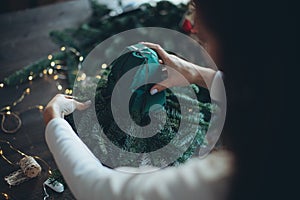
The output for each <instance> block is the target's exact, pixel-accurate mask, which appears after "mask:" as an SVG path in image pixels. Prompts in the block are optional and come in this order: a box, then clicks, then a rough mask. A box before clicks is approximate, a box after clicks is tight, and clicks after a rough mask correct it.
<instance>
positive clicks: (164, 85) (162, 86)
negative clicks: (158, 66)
mask: <svg viewBox="0 0 300 200" xmlns="http://www.w3.org/2000/svg"><path fill="white" fill-rule="evenodd" d="M169 87H172V84H171V82H170V80H169V79H166V80H164V81H162V82H160V83H158V84H155V85H154V86H153V87H152V88H151V89H150V94H151V95H155V94H156V93H158V92H161V91H164V90H165V89H166V88H169Z"/></svg>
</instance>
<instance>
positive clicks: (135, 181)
mask: <svg viewBox="0 0 300 200" xmlns="http://www.w3.org/2000/svg"><path fill="white" fill-rule="evenodd" d="M46 141H47V144H48V146H49V149H50V151H51V152H52V154H53V157H54V159H55V162H56V164H57V166H58V168H59V170H60V171H61V173H62V175H63V177H64V179H65V181H66V183H67V184H68V187H69V188H70V190H71V191H72V193H73V194H74V196H75V198H76V199H79V200H81V199H82V200H86V199H89V200H98V199H139V200H140V199H147V200H151V199H153V200H154V199H155V200H158V199H172V200H176V199H178V200H179V199H205V200H212V199H214V200H216V199H224V198H225V196H226V191H227V189H226V188H224V187H227V186H228V180H227V179H224V178H226V177H228V176H229V175H230V172H231V168H230V166H231V165H230V164H231V163H230V159H231V157H230V155H229V154H228V153H227V152H222V153H219V154H212V155H210V156H209V157H207V158H206V159H204V160H199V159H198V158H194V159H191V160H190V161H188V162H187V163H186V164H184V165H182V166H181V167H178V168H175V167H170V168H167V169H163V170H159V171H156V172H152V173H146V174H136V173H135V174H134V173H124V172H119V171H116V170H112V169H109V168H107V167H105V166H103V165H102V164H101V163H100V162H99V160H98V159H97V158H95V156H94V155H93V154H92V152H91V151H90V150H89V149H88V148H87V147H86V146H85V144H84V143H83V142H82V141H81V140H80V139H79V138H78V137H77V135H76V134H75V133H74V131H73V130H72V128H71V127H70V125H69V124H68V123H67V122H66V121H65V120H63V119H61V118H55V119H53V120H51V121H50V122H49V123H48V125H47V127H46ZM132 170H136V172H138V170H139V169H132ZM132 170H131V171H132ZM220 187H221V188H220Z"/></svg>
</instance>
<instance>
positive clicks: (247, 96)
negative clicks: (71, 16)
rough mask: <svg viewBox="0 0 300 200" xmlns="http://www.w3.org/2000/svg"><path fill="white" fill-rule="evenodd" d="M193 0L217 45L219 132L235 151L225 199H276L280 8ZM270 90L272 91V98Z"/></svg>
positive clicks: (228, 1)
mask: <svg viewBox="0 0 300 200" xmlns="http://www.w3.org/2000/svg"><path fill="white" fill-rule="evenodd" d="M192 2H193V3H194V4H195V7H196V13H197V17H199V19H200V20H202V21H201V22H202V23H203V24H204V26H205V27H206V28H207V29H208V30H209V31H210V32H212V33H213V34H214V35H215V36H216V37H217V39H218V41H219V42H220V43H221V45H220V46H221V48H222V49H221V52H222V54H223V56H222V57H223V59H222V63H221V65H222V69H223V71H224V74H225V87H226V94H227V102H228V107H227V108H228V109H227V116H226V122H225V127H224V131H223V133H222V135H223V136H224V139H225V143H226V141H227V142H228V143H229V146H230V148H232V150H233V152H234V153H235V156H236V174H235V177H234V181H233V185H232V190H231V195H230V197H229V199H230V200H231V199H243V200H246V199H251V200H253V199H277V198H278V197H280V195H282V194H283V193H282V192H281V191H283V187H282V186H279V179H280V178H279V177H280V174H279V171H280V169H279V168H280V167H279V166H281V165H280V161H278V162H276V160H278V157H277V156H276V155H279V154H280V152H278V151H277V152H276V153H274V152H272V151H273V150H275V151H276V149H278V148H279V146H280V145H282V143H281V144H278V141H280V140H281V139H280V140H277V139H276V138H278V135H281V134H282V132H280V131H282V129H281V126H280V125H282V122H281V117H282V116H280V115H281V111H282V110H281V109H282V108H281V107H280V106H279V104H277V103H278V101H280V100H281V97H282V96H281V95H280V94H279V93H278V92H279V91H283V88H282V83H280V81H282V78H281V77H280V74H279V73H278V72H279V71H278V68H276V67H280V66H281V65H280V66H279V63H280V62H282V63H286V62H287V60H286V59H285V60H284V57H282V56H283V54H284V52H282V51H281V45H282V43H281V42H280V41H278V38H282V36H283V35H280V36H279V34H278V33H282V31H281V32H280V30H278V29H277V28H278V26H277V25H278V23H281V24H282V19H280V18H278V16H282V15H278V13H281V12H279V8H280V9H281V11H282V9H283V8H281V5H277V4H275V2H272V3H270V2H269V3H270V4H266V3H263V2H262V1H259V2H255V1H237V2H235V3H233V1H232V0H224V1H223V0H193V1H192ZM265 4H266V5H265ZM267 6H268V7H267ZM276 13H277V14H276ZM276 37H277V39H276ZM282 53H283V54H282ZM274 58H276V61H275V62H274ZM274 81H277V84H274V83H276V82H274ZM278 81H279V83H278ZM274 94H277V96H276V97H274V98H273V95H274ZM274 124H275V125H276V126H274ZM283 157H284V156H283ZM277 179H278V180H277ZM285 195H286V194H285Z"/></svg>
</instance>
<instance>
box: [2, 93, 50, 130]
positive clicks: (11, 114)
mask: <svg viewBox="0 0 300 200" xmlns="http://www.w3.org/2000/svg"><path fill="white" fill-rule="evenodd" d="M30 92H31V90H30V88H26V89H25V90H24V91H23V93H22V95H21V96H20V97H19V98H18V99H17V100H16V101H14V102H13V103H12V105H8V106H5V107H3V108H1V109H0V115H1V116H2V120H1V127H0V128H1V130H2V131H3V132H4V133H15V132H17V131H18V130H19V129H20V128H21V125H22V120H21V118H20V116H19V115H20V114H21V113H23V112H25V111H28V110H31V109H34V108H35V109H36V108H37V109H39V110H40V111H41V110H43V109H44V106H42V105H36V106H31V107H28V108H27V109H26V110H23V111H19V112H15V111H12V108H13V107H15V106H16V105H17V104H18V103H21V102H22V101H23V100H24V98H25V96H26V95H29V94H30ZM7 116H9V118H6V117H7ZM12 118H14V120H15V121H16V122H17V124H16V125H15V127H13V128H11V129H7V128H6V127H5V122H6V120H7V119H12Z"/></svg>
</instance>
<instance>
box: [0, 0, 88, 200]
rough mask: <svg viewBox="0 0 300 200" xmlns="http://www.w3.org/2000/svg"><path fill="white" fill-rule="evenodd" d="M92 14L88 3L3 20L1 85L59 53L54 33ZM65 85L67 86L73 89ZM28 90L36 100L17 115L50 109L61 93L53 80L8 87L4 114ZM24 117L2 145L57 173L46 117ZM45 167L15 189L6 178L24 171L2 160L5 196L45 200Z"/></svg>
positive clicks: (1, 102)
mask: <svg viewBox="0 0 300 200" xmlns="http://www.w3.org/2000/svg"><path fill="white" fill-rule="evenodd" d="M90 12H91V11H90V5H89V2H88V0H73V1H69V2H65V3H58V4H54V5H48V6H44V7H39V8H35V9H31V10H25V11H19V12H13V13H6V14H2V15H0V27H1V32H0V38H1V43H0V83H1V82H2V81H3V79H4V77H6V76H8V75H9V74H11V73H13V72H15V71H16V70H19V69H21V68H22V67H24V66H26V65H28V64H30V63H32V62H34V61H36V60H38V59H40V58H45V57H46V56H47V55H48V54H50V53H52V52H55V51H58V50H59V47H58V46H56V45H55V44H54V43H53V42H52V41H51V40H50V38H49V36H48V34H49V32H50V31H51V30H59V29H64V28H67V27H76V26H77V25H78V24H80V23H82V22H83V21H84V20H86V19H87V17H88V16H89V15H90ZM62 83H63V84H64V86H66V84H67V83H65V82H62ZM27 87H30V88H31V94H30V95H29V96H26V97H25V99H24V101H23V102H21V103H20V104H18V105H17V106H16V107H15V108H14V111H21V110H24V109H26V108H28V107H29V106H32V105H37V104H42V105H46V104H47V102H48V101H49V100H50V99H51V98H52V97H53V96H54V95H55V94H56V93H58V90H57V88H56V83H55V81H54V80H53V79H50V78H42V79H36V80H34V81H32V82H31V83H26V84H21V85H19V86H11V87H7V86H5V87H4V88H0V109H1V108H2V107H4V106H6V105H10V104H11V103H12V102H13V101H15V100H16V99H17V98H18V97H19V96H20V95H21V94H22V93H23V91H24V89H25V88H27ZM20 117H21V119H22V126H21V128H20V130H19V131H17V132H16V133H13V134H5V133H4V132H3V131H2V130H0V139H2V140H3V139H4V140H7V141H9V142H10V143H11V144H12V145H13V146H14V147H15V148H18V149H20V150H21V151H23V152H24V153H26V154H28V155H35V156H39V157H41V158H42V159H44V160H45V161H47V163H48V164H49V165H50V166H51V167H52V168H53V169H55V168H56V165H55V162H54V160H53V157H52V155H51V153H50V152H49V149H48V147H47V145H46V142H45V137H44V129H45V126H44V123H43V119H42V113H41V112H40V111H38V110H37V109H35V110H30V111H26V112H24V113H22V114H20ZM1 120H2V118H1V116H0V121H1ZM0 145H1V149H2V150H3V153H4V154H5V156H6V157H8V158H9V159H10V160H12V161H14V162H17V161H18V160H19V159H20V158H21V157H20V156H19V155H18V153H16V152H15V151H12V150H11V149H10V148H9V147H8V145H5V144H3V143H0ZM39 163H40V165H41V166H42V168H43V171H42V173H41V175H40V176H38V177H37V178H33V179H31V180H29V181H27V182H25V183H22V184H20V185H18V186H13V187H9V186H8V184H7V183H6V182H5V181H4V177H5V176H7V175H9V174H10V173H11V172H13V171H15V170H16V169H18V167H16V166H11V165H9V164H8V163H7V162H5V161H4V160H3V159H2V158H1V157H0V193H6V194H8V195H9V197H10V199H16V200H30V199H43V197H44V193H43V187H42V184H43V182H44V181H45V180H46V179H47V177H48V174H47V171H46V170H47V166H45V165H44V164H43V163H41V162H39ZM47 191H48V192H49V194H50V198H49V199H74V197H73V196H72V194H71V192H70V191H69V190H68V189H66V190H65V191H64V192H63V193H62V194H58V193H55V192H53V191H51V189H48V190H47ZM0 199H2V195H0Z"/></svg>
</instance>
